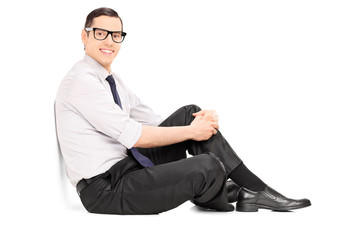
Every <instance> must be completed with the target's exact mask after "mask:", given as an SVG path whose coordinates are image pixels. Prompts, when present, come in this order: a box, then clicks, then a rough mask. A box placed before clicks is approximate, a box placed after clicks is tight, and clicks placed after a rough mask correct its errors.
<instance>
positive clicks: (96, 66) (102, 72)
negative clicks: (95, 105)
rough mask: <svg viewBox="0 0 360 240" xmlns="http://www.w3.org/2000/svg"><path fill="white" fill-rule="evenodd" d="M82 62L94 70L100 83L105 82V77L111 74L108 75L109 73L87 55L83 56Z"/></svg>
mask: <svg viewBox="0 0 360 240" xmlns="http://www.w3.org/2000/svg"><path fill="white" fill-rule="evenodd" d="M84 61H85V62H86V63H88V64H89V65H91V66H92V67H93V68H94V69H95V70H96V72H97V73H98V75H99V77H100V79H101V80H102V81H105V79H106V78H107V76H109V75H111V74H112V73H110V74H109V72H108V71H107V70H106V69H105V68H104V67H103V66H102V65H101V64H100V63H99V62H98V61H96V60H95V59H93V58H92V57H90V56H89V55H87V54H85V56H84Z"/></svg>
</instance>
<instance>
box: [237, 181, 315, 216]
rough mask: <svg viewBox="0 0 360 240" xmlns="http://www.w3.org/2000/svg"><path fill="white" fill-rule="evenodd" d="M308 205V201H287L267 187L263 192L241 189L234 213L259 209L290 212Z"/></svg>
mask: <svg viewBox="0 0 360 240" xmlns="http://www.w3.org/2000/svg"><path fill="white" fill-rule="evenodd" d="M310 205H311V203H310V201H309V200H308V199H301V200H294V199H289V198H287V197H284V196H283V195H281V194H280V193H278V192H277V191H275V190H274V189H272V188H270V187H269V186H266V188H265V190H264V191H260V192H253V191H250V190H248V189H246V188H241V190H240V191H239V194H238V201H237V203H236V211H238V212H257V211H258V210H259V208H261V209H269V210H273V211H290V210H295V209H299V208H303V207H308V206H310Z"/></svg>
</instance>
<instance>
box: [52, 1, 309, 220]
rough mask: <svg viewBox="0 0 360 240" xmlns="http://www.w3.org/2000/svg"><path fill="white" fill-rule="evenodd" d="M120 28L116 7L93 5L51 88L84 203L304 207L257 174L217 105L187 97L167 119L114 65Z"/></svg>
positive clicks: (101, 209)
mask: <svg viewBox="0 0 360 240" xmlns="http://www.w3.org/2000/svg"><path fill="white" fill-rule="evenodd" d="M125 36H126V33H125V32H123V26H122V21H121V18H120V17H119V16H118V14H117V13H116V12H115V11H114V10H112V9H109V8H99V9H96V10H94V11H92V12H91V13H90V14H89V15H88V16H87V19H86V23H85V28H84V29H83V30H82V33H81V37H82V41H83V43H84V46H85V56H84V59H83V60H81V61H79V62H78V63H77V64H75V66H74V67H73V68H72V69H71V70H70V72H69V73H68V74H67V75H66V77H65V78H64V79H63V81H62V83H61V85H60V87H59V91H58V94H57V97H56V102H55V111H56V123H57V133H58V139H59V143H60V148H61V151H62V153H63V156H64V159H65V163H66V168H67V173H68V177H69V179H70V181H71V183H72V184H73V185H74V186H76V188H77V191H78V194H79V196H80V198H81V201H82V203H83V205H84V207H85V208H86V209H87V210H88V211H89V212H93V213H111V214H153V213H160V212H163V211H167V210H170V209H173V208H175V207H177V206H179V205H180V204H182V203H184V202H186V201H188V200H190V201H192V202H193V203H195V204H196V205H198V206H201V207H204V208H207V209H213V210H217V211H232V210H234V206H233V205H232V204H231V202H235V201H237V203H236V210H237V211H258V209H259V208H263V209H270V210H276V211H288V210H293V209H299V208H303V207H307V206H310V201H309V200H307V199H301V200H293V199H289V198H286V197H284V196H283V195H281V194H279V193H278V192H276V191H275V190H274V189H272V188H270V187H269V186H267V185H266V184H265V183H264V182H263V181H262V180H261V179H259V178H258V177H257V176H256V175H255V174H253V173H252V172H251V171H250V170H249V169H248V168H247V167H246V166H245V165H244V163H243V162H242V160H241V159H240V158H239V157H238V156H237V154H236V153H235V152H234V151H233V149H232V148H231V147H230V145H229V144H228V142H227V141H226V140H225V138H224V137H223V136H222V134H221V133H220V132H219V131H218V128H219V125H218V118H217V114H216V112H215V111H209V110H201V109H200V108H199V107H198V106H196V105H188V106H184V107H182V108H180V109H178V110H177V111H175V112H174V113H173V114H172V115H171V116H169V117H168V118H167V119H165V120H163V119H162V118H161V117H160V116H159V115H157V114H156V113H154V112H153V111H152V110H151V109H150V108H149V107H148V106H146V105H145V104H144V103H143V102H142V101H141V100H140V99H139V98H138V97H137V96H136V95H135V94H134V93H133V92H132V91H131V90H130V89H128V88H127V87H126V86H125V84H124V83H123V81H122V80H121V79H120V78H119V77H118V76H117V75H115V74H114V73H113V72H112V71H111V64H112V62H113V60H114V58H115V57H116V55H117V54H118V52H119V50H120V47H121V42H122V41H123V40H124V38H125ZM186 151H188V152H189V153H190V154H191V155H192V156H193V157H190V158H187V157H186ZM228 178H230V179H231V180H232V181H233V182H230V183H229V182H227V179H228Z"/></svg>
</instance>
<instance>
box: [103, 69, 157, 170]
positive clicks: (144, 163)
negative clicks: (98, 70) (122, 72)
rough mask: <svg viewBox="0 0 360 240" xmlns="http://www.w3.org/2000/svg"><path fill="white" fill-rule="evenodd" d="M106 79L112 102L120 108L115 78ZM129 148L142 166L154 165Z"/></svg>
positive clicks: (110, 76) (135, 150) (134, 149)
mask: <svg viewBox="0 0 360 240" xmlns="http://www.w3.org/2000/svg"><path fill="white" fill-rule="evenodd" d="M106 81H108V82H109V84H110V88H111V93H112V95H113V98H114V102H115V103H116V104H117V105H119V107H120V108H121V109H122V106H121V101H120V97H119V94H118V92H117V90H116V84H115V80H114V78H113V76H112V75H109V76H108V77H107V78H106ZM129 150H130V152H131V153H132V155H133V157H134V158H135V159H136V161H138V162H139V163H140V164H141V165H142V166H144V167H153V166H154V163H153V162H152V161H151V160H150V159H149V158H147V157H146V156H144V155H142V154H141V153H140V152H139V151H138V150H137V149H136V148H134V147H133V148H131V149H129Z"/></svg>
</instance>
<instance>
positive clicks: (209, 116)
mask: <svg viewBox="0 0 360 240" xmlns="http://www.w3.org/2000/svg"><path fill="white" fill-rule="evenodd" d="M192 115H193V116H194V117H197V116H203V117H204V118H205V120H208V121H210V122H215V123H216V125H217V127H216V129H219V123H218V121H219V115H218V114H217V112H216V111H215V110H201V111H199V112H196V113H193V114H192Z"/></svg>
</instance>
